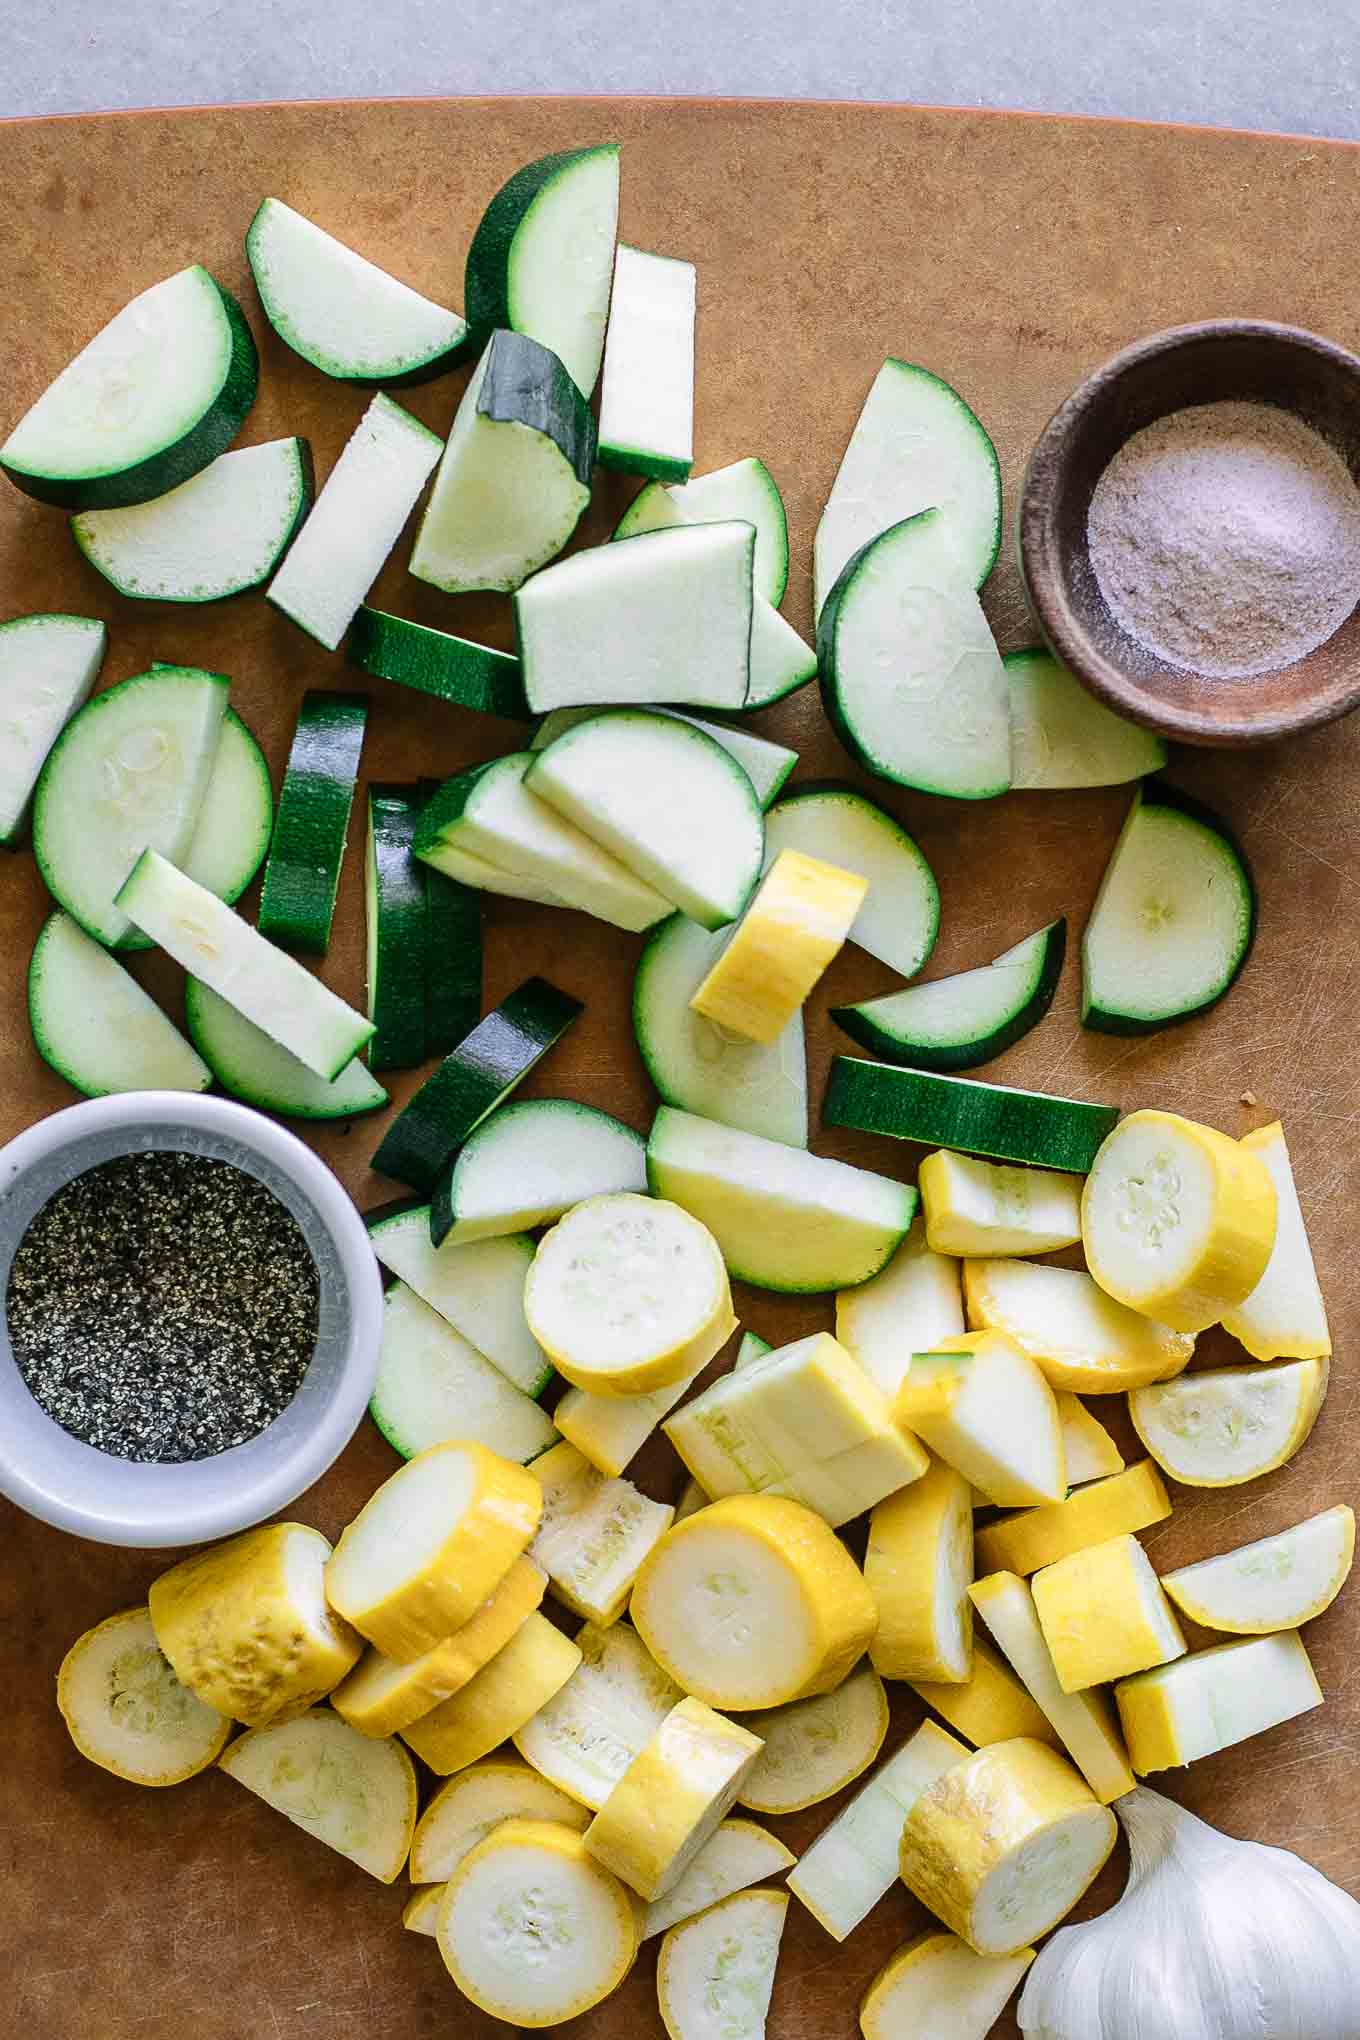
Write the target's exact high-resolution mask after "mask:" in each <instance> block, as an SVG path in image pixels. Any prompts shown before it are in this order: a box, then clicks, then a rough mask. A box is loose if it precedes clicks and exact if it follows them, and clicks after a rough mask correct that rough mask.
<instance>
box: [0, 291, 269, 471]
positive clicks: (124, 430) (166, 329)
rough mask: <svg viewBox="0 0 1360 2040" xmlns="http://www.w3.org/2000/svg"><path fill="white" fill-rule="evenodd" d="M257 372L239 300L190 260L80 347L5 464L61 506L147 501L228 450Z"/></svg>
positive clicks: (8, 448) (17, 430)
mask: <svg viewBox="0 0 1360 2040" xmlns="http://www.w3.org/2000/svg"><path fill="white" fill-rule="evenodd" d="M258 380H259V357H258V356H257V354H256V352H255V342H254V341H253V339H252V338H251V335H250V328H249V326H248V325H247V324H246V321H245V316H244V314H243V313H242V311H241V307H240V306H239V305H238V304H237V302H236V300H235V298H234V297H233V296H232V295H231V293H230V291H225V290H223V288H222V286H221V284H220V283H217V282H216V281H215V280H214V279H213V278H212V277H211V276H209V274H208V272H207V270H206V269H204V268H202V267H201V266H200V265H199V264H198V263H194V264H193V265H192V266H191V267H190V268H188V269H181V270H180V271H179V272H178V273H177V274H176V275H174V276H167V277H166V278H165V279H164V281H163V282H161V283H156V284H152V286H151V288H150V289H149V290H144V291H142V292H141V293H140V294H139V295H138V296H137V297H135V298H133V299H132V300H131V302H130V303H128V304H126V305H124V307H123V309H122V311H120V312H118V313H117V314H116V315H115V317H114V318H112V319H110V321H109V323H108V325H107V326H105V327H104V328H103V329H102V330H101V331H100V332H98V333H97V334H96V335H95V337H94V339H93V340H91V341H89V342H88V343H87V345H86V346H85V347H83V348H82V349H81V351H80V353H79V354H77V355H76V357H75V359H74V360H73V361H71V362H69V363H68V364H67V366H66V367H65V368H64V369H63V370H62V371H61V374H60V375H59V376H58V377H57V378H56V380H55V382H52V383H49V384H48V386H47V388H46V389H45V390H44V391H43V393H42V395H41V396H40V397H39V398H38V400H37V402H36V403H35V404H33V405H31V406H30V408H29V409H28V410H27V411H25V413H24V415H23V417H22V418H21V419H20V420H19V423H18V424H17V425H16V426H15V427H14V430H13V431H12V432H11V433H10V435H9V438H8V439H7V440H6V441H5V443H4V445H3V446H0V468H3V470H4V472H5V473H6V474H7V475H8V476H9V478H10V480H11V481H12V482H13V483H15V484H16V486H17V487H19V488H21V489H22V490H23V491H24V492H25V494H26V495H29V496H36V497H37V498H38V500H39V502H42V503H58V504H60V505H61V507H62V508H63V509H65V510H113V509H118V508H120V507H121V506H122V505H124V504H127V503H145V502H147V501H148V500H149V499H150V498H151V497H152V496H163V495H165V494H166V492H167V490H170V489H175V488H178V486H179V484H180V483H181V482H187V481H188V480H189V477H190V476H191V475H196V474H197V473H198V472H199V471H200V469H202V468H205V467H207V466H208V464H209V462H210V461H214V460H216V458H217V456H218V454H219V453H224V452H225V451H226V449H227V448H228V447H229V446H230V445H231V442H232V440H233V439H234V438H235V437H236V434H237V433H238V432H239V431H240V429H241V425H242V423H243V421H244V419H245V415H246V413H247V411H248V410H249V409H250V407H251V405H252V404H253V403H254V401H255V388H256V384H257V382H258Z"/></svg>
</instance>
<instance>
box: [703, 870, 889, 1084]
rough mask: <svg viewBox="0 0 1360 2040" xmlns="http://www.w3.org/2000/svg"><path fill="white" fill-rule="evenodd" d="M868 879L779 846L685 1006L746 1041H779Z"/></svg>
mask: <svg viewBox="0 0 1360 2040" xmlns="http://www.w3.org/2000/svg"><path fill="white" fill-rule="evenodd" d="M868 890H869V882H868V880H867V879H864V878H861V877H860V876H859V874H858V873H857V872H854V871H843V870H842V869H841V868H840V866H839V865H837V864H825V863H823V862H822V860H821V858H819V857H808V856H806V855H805V854H804V853H803V851H801V850H781V851H780V853H779V855H778V856H777V857H776V858H775V860H774V863H773V864H772V865H771V866H770V868H769V870H768V871H767V872H766V874H765V876H764V878H763V879H762V880H761V883H760V888H759V890H758V891H757V893H756V895H755V897H754V899H753V900H752V901H751V904H750V905H749V907H747V909H746V912H745V914H744V915H743V916H742V918H741V920H740V921H739V922H738V923H737V927H736V932H735V933H734V934H733V936H732V939H731V941H730V942H729V943H728V945H727V947H726V948H725V949H724V950H723V951H722V954H721V955H720V956H719V957H718V960H717V962H716V963H715V964H714V966H713V968H712V970H710V972H709V973H708V976H707V977H706V978H705V979H704V981H703V983H702V984H701V985H700V987H699V989H698V991H697V992H696V993H695V994H694V997H693V998H692V999H691V1000H690V1002H689V1003H690V1006H691V1008H692V1009H693V1011H694V1012H696V1013H702V1014H703V1016H704V1018H705V1019H706V1020H711V1021H712V1022H713V1024H714V1026H715V1027H726V1028H728V1029H730V1031H731V1032H732V1033H733V1034H739V1035H741V1037H742V1038H743V1040H746V1041H760V1042H764V1043H767V1044H768V1043H769V1042H772V1041H775V1040H777V1039H778V1037H779V1036H780V1035H781V1034H782V1033H783V1031H784V1029H785V1028H786V1027H787V1026H788V1024H789V1021H790V1020H791V1019H792V1018H793V1016H794V1014H795V1013H796V1012H797V1011H798V1008H799V1007H800V1006H801V1005H802V1004H803V1001H804V1000H805V999H806V998H807V996H808V993H809V992H810V991H811V990H812V988H813V986H814V985H815V984H816V982H817V980H818V979H819V978H820V977H821V975H822V973H823V971H824V970H825V969H826V967H827V965H828V964H829V963H830V961H831V959H832V957H833V956H835V955H836V953H837V951H838V950H839V949H840V948H841V946H842V945H843V943H844V941H845V938H846V936H847V935H848V934H849V933H850V929H851V927H852V925H853V923H854V919H855V916H856V914H857V913H858V912H859V910H860V908H861V906H863V904H864V897H865V894H866V893H867V892H868Z"/></svg>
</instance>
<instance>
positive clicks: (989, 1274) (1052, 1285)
mask: <svg viewBox="0 0 1360 2040" xmlns="http://www.w3.org/2000/svg"><path fill="white" fill-rule="evenodd" d="M963 1299H964V1304H965V1306H966V1308H967V1312H968V1322H969V1324H970V1325H972V1326H973V1328H974V1329H975V1330H978V1331H996V1332H1004V1333H1005V1334H1006V1337H1007V1338H1008V1339H1013V1340H1014V1341H1015V1344H1016V1345H1017V1346H1018V1347H1019V1348H1020V1350H1021V1352H1022V1353H1028V1354H1029V1357H1030V1359H1031V1360H1035V1361H1037V1362H1038V1364H1039V1366H1040V1367H1041V1368H1042V1369H1043V1371H1044V1373H1045V1374H1046V1375H1047V1377H1048V1379H1049V1381H1050V1382H1051V1383H1052V1385H1053V1387H1054V1388H1055V1389H1063V1388H1067V1389H1071V1390H1072V1391H1073V1392H1074V1393H1075V1394H1077V1395H1116V1394H1119V1393H1121V1392H1122V1391H1124V1390H1126V1389H1131V1388H1142V1387H1143V1385H1144V1384H1145V1383H1146V1382H1149V1381H1169V1380H1170V1378H1171V1376H1172V1375H1173V1374H1179V1373H1180V1372H1181V1371H1182V1369H1183V1368H1185V1367H1187V1366H1188V1365H1189V1362H1190V1357H1191V1355H1192V1354H1193V1352H1194V1350H1195V1342H1194V1340H1193V1339H1192V1338H1190V1337H1188V1336H1187V1335H1186V1334H1185V1333H1184V1332H1173V1331H1172V1330H1171V1328H1170V1326H1169V1325H1158V1324H1154V1323H1153V1322H1152V1320H1151V1319H1150V1318H1145V1317H1140V1316H1139V1314H1138V1312H1137V1311H1136V1310H1129V1309H1128V1308H1127V1307H1126V1306H1125V1305H1124V1304H1122V1303H1116V1302H1115V1300H1114V1298H1113V1297H1112V1296H1107V1295H1106V1294H1105V1291H1104V1290H1103V1289H1102V1288H1101V1287H1100V1285H1099V1284H1098V1283H1097V1282H1094V1281H1093V1280H1092V1279H1091V1277H1090V1276H1089V1275H1084V1274H1083V1273H1082V1272H1081V1270H1080V1269H1077V1268H1050V1267H1049V1266H1047V1264H1045V1263H1043V1262H1038V1261H1017V1260H985V1261H965V1262H964V1264H963Z"/></svg>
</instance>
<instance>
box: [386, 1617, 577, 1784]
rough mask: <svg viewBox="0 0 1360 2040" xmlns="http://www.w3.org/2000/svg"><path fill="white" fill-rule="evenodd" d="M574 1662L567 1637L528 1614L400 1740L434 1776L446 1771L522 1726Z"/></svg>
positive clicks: (562, 1681) (471, 1759)
mask: <svg viewBox="0 0 1360 2040" xmlns="http://www.w3.org/2000/svg"><path fill="white" fill-rule="evenodd" d="M580 1662H581V1653H580V1651H579V1650H578V1649H577V1647H576V1645H575V1644H574V1643H573V1642H572V1641H571V1639H570V1638H569V1637H566V1636H563V1634H562V1632H561V1630H560V1629H554V1628H553V1625H552V1623H551V1622H549V1621H548V1620H547V1619H546V1617H544V1616H542V1615H530V1616H529V1618H528V1620H527V1621H525V1622H522V1623H521V1624H520V1626H519V1628H518V1629H517V1630H516V1632H515V1634H514V1635H513V1636H512V1637H511V1639H510V1641H509V1643H507V1644H506V1646H505V1648H504V1650H502V1651H499V1652H498V1653H497V1655H496V1656H495V1657H493V1658H492V1660H491V1662H490V1664H489V1665H484V1666H483V1668H482V1670H481V1671H480V1672H478V1674H477V1676H476V1678H475V1679H469V1681H468V1683H467V1685H466V1686H464V1687H462V1688H461V1689H460V1690H459V1691H458V1692H457V1693H455V1694H453V1695H452V1697H451V1698H450V1699H448V1700H441V1701H440V1703H439V1705H438V1706H437V1707H433V1708H431V1710H430V1712H429V1713H428V1714H422V1715H421V1717H420V1719H419V1720H418V1721H413V1722H411V1723H410V1725H409V1726H408V1727H406V1728H404V1729H403V1730H402V1731H401V1736H402V1741H403V1742H405V1743H407V1744H409V1746H410V1748H411V1749H413V1750H414V1751H415V1753H416V1755H417V1756H418V1757H419V1758H420V1759H421V1761H422V1763H425V1764H428V1765H429V1767H430V1769H431V1770H432V1771H434V1772H436V1773H437V1774H438V1776H439V1777H441V1778H448V1777H451V1776H452V1775H453V1773H454V1772H455V1771H462V1770H465V1769H466V1767H467V1766H468V1765H469V1764H475V1763H476V1761H477V1759H478V1758H479V1757H485V1756H487V1755H488V1754H489V1753H490V1752H491V1751H492V1750H494V1749H495V1748H497V1746H498V1745H499V1744H500V1743H503V1742H506V1741H507V1740H508V1739H509V1738H510V1737H511V1736H512V1735H514V1734H515V1732H516V1731H517V1730H518V1729H521V1728H523V1726H524V1724H525V1722H526V1721H528V1720H529V1719H530V1718H531V1717H532V1716H533V1715H535V1714H537V1712H538V1710H539V1708H540V1707H542V1706H543V1705H544V1704H545V1702H547V1701H549V1700H551V1699H552V1697H553V1694H554V1693H556V1692H558V1691H560V1689H561V1688H562V1687H563V1686H565V1685H566V1683H567V1680H568V1679H569V1678H570V1677H571V1675H572V1673H573V1672H574V1671H575V1670H576V1667H577V1665H579V1664H580Z"/></svg>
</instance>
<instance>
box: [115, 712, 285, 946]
mask: <svg viewBox="0 0 1360 2040" xmlns="http://www.w3.org/2000/svg"><path fill="white" fill-rule="evenodd" d="M273 832H274V789H273V787H272V786H271V784H270V781H269V765H268V763H267V761H266V759H265V755H264V752H263V751H262V750H261V749H260V747H259V745H258V744H257V743H256V741H255V739H254V737H253V736H252V735H251V733H250V731H249V730H248V729H247V728H246V726H245V724H244V723H243V722H242V721H241V718H240V716H239V715H237V713H236V711H235V709H234V708H229V709H228V710H227V712H226V714H225V715H224V716H223V718H222V734H221V735H220V736H219V738H218V740H217V752H216V755H215V757H214V758H213V763H212V771H211V772H210V773H209V775H208V785H207V789H206V791H205V792H204V795H203V805H202V807H201V808H200V809H199V811H198V820H197V821H196V822H195V823H194V832H193V834H192V836H190V838H189V847H188V849H187V850H186V851H185V853H184V862H183V865H182V867H181V868H182V870H183V871H184V873H185V876H186V877H188V878H192V879H193V881H194V883H195V884H196V885H201V886H205V887H206V888H207V890H208V891H209V892H210V893H216V894H217V897H218V899H219V900H225V901H226V903H227V905H228V906H229V907H230V906H234V905H235V904H236V902H237V900H239V899H240V897H241V894H242V893H243V892H244V891H245V889H246V887H247V886H248V885H249V884H250V881H251V880H252V879H253V878H254V876H255V874H256V872H257V871H258V870H259V868H260V866H261V865H262V864H263V863H264V860H265V858H266V856H267V855H268V853H269V839H270V837H271V836H272V835H273ZM144 943H145V937H142V936H138V937H136V938H135V939H134V938H131V937H128V938H125V939H124V941H123V943H122V944H121V945H120V946H121V947H122V948H124V949H139V948H141V947H143V946H144Z"/></svg>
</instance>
